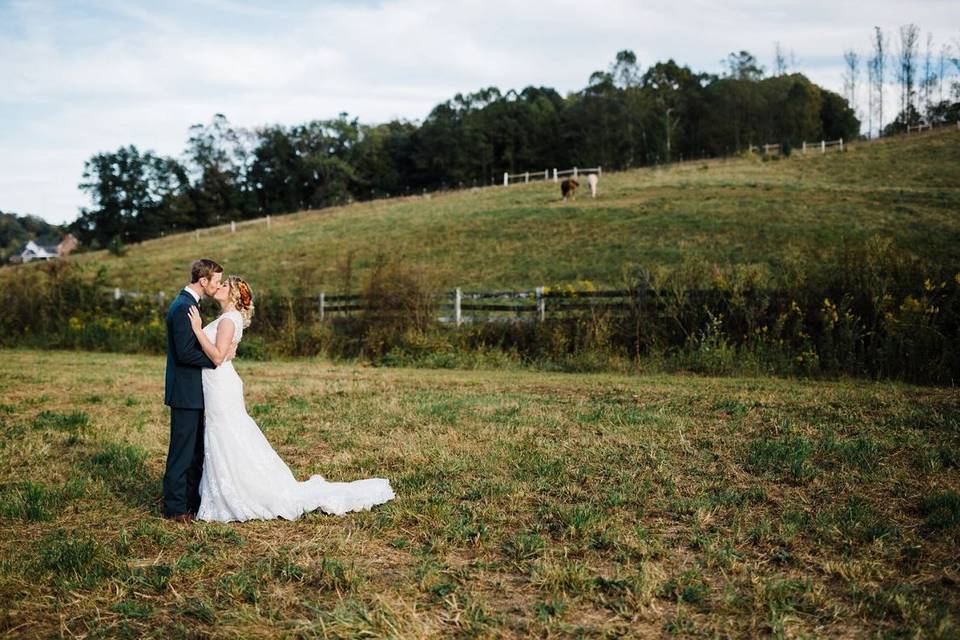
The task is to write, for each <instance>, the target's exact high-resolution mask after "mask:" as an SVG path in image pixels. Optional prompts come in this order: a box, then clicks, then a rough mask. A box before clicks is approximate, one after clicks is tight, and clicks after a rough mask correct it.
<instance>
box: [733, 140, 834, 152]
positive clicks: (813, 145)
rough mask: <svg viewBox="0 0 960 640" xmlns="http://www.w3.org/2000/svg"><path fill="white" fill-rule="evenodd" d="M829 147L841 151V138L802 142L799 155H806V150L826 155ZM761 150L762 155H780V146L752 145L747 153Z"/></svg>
mask: <svg viewBox="0 0 960 640" xmlns="http://www.w3.org/2000/svg"><path fill="white" fill-rule="evenodd" d="M830 147H838V149H839V150H840V151H843V138H840V139H839V140H821V141H820V142H807V141H806V140H804V141H803V144H802V145H801V146H800V153H802V154H803V155H807V150H808V149H811V150H817V149H819V150H820V153H826V152H827V149H828V148H830ZM761 149H762V150H763V155H770V154H771V153H773V152H776V153H780V150H781V145H779V144H764V145H760V146H756V147H755V146H753V145H752V144H751V145H750V146H749V147H748V151H749V152H750V153H753V152H755V151H760V150H761Z"/></svg>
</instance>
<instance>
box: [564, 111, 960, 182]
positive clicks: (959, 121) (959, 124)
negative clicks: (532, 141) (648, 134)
mask: <svg viewBox="0 0 960 640" xmlns="http://www.w3.org/2000/svg"><path fill="white" fill-rule="evenodd" d="M957 127H958V128H960V120H958V121H957ZM553 181H554V182H556V181H557V168H556V167H554V168H553Z"/></svg>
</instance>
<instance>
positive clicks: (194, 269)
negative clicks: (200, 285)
mask: <svg viewBox="0 0 960 640" xmlns="http://www.w3.org/2000/svg"><path fill="white" fill-rule="evenodd" d="M215 273H223V267H221V266H220V265H219V264H217V263H216V262H214V261H213V260H207V259H206V258H201V259H200V260H194V261H193V264H192V265H190V284H193V283H194V282H200V278H206V279H208V280H209V279H210V277H211V276H212V275H213V274H215Z"/></svg>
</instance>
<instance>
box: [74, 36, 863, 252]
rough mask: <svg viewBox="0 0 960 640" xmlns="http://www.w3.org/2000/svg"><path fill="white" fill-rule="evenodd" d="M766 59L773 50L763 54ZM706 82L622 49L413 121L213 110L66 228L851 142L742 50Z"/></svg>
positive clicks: (156, 223) (115, 175) (100, 174)
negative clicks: (248, 118) (277, 117)
mask: <svg viewBox="0 0 960 640" xmlns="http://www.w3.org/2000/svg"><path fill="white" fill-rule="evenodd" d="M778 51H779V49H778ZM724 62H725V67H726V69H725V71H724V72H723V73H721V74H710V73H703V72H696V71H693V70H691V69H690V68H689V67H687V66H681V65H679V64H677V63H676V62H674V61H673V60H668V61H666V62H657V63H655V64H653V65H651V66H649V67H648V68H646V69H642V68H641V66H640V65H639V63H638V61H637V58H636V56H635V54H634V53H633V52H632V51H629V50H624V51H621V52H619V53H618V54H617V55H616V58H615V60H614V61H613V62H612V63H611V64H610V65H609V66H608V68H607V69H606V70H602V71H596V72H594V73H592V74H591V75H590V77H589V80H588V82H587V85H586V86H585V87H584V88H583V89H581V90H579V91H574V92H570V93H569V94H568V95H566V96H561V95H560V94H559V93H558V92H557V91H556V90H554V89H552V88H549V87H534V86H529V87H526V88H524V89H523V90H521V91H515V90H512V89H511V90H509V91H506V92H502V91H501V90H500V89H498V88H497V87H487V88H483V89H480V90H478V91H476V92H474V93H468V94H457V95H456V96H454V97H453V98H451V99H449V100H447V101H445V102H443V103H441V104H438V105H437V106H436V107H434V108H433V110H432V111H431V112H430V114H429V115H428V116H427V117H426V118H425V119H424V120H423V122H411V121H408V120H393V121H390V122H387V123H383V124H364V123H361V122H359V121H358V119H357V118H351V117H350V116H348V115H347V114H346V113H341V114H340V115H339V117H337V118H334V119H329V120H314V121H311V122H307V123H304V124H298V125H293V126H283V125H271V126H266V127H262V128H258V129H254V130H250V129H245V128H242V127H237V126H234V125H233V124H231V123H230V122H229V120H228V119H227V117H226V116H224V115H222V114H217V115H215V116H214V117H213V119H212V120H211V121H210V122H209V123H207V124H197V125H194V126H193V127H191V128H190V130H189V138H188V140H187V145H186V149H185V150H184V152H183V154H182V155H181V157H179V158H172V157H162V156H159V155H157V154H155V153H153V152H152V151H141V150H139V149H138V148H137V147H136V146H134V145H128V146H124V147H121V148H119V149H117V150H116V151H113V152H107V153H98V154H96V155H94V156H93V157H92V158H90V159H89V160H88V161H87V162H86V163H85V165H84V172H83V182H82V183H81V185H80V187H81V189H83V190H84V191H86V193H87V194H88V195H89V197H90V199H91V201H92V203H93V206H92V207H89V208H84V209H81V211H80V215H79V217H78V218H77V220H76V221H75V222H73V223H72V224H71V225H70V229H71V231H73V232H74V233H75V234H76V235H77V236H78V237H79V238H80V240H81V241H82V242H84V243H86V244H87V245H88V246H92V247H107V246H111V245H116V244H122V243H126V242H138V241H141V240H145V239H148V238H151V237H156V236H159V235H163V234H167V233H173V232H179V231H184V230H189V229H193V228H198V227H206V226H211V225H216V224H221V223H225V222H227V221H230V220H243V219H248V218H255V217H260V216H263V215H267V214H278V213H286V212H293V211H299V210H303V209H309V208H320V207H325V206H330V205H335V204H341V203H345V202H350V201H352V200H366V199H371V198H379V197H388V196H394V195H402V194H407V193H420V192H422V191H423V190H438V189H445V188H456V187H464V186H481V185H487V184H493V183H495V182H496V181H497V180H498V179H499V176H502V174H503V172H504V171H509V172H519V171H526V170H538V169H546V168H552V167H569V166H594V165H597V164H600V165H602V166H603V167H604V168H605V169H611V170H618V169H625V168H629V167H637V166H645V165H652V164H657V163H665V162H671V161H674V160H677V159H682V158H688V159H689V158H709V157H718V156H725V155H730V154H734V153H737V152H738V151H741V150H743V149H746V148H747V147H748V145H751V144H763V143H771V142H777V143H781V144H783V145H785V146H786V147H789V146H796V145H799V144H800V143H801V142H802V141H804V140H807V141H811V140H820V139H822V138H827V139H836V138H841V137H842V138H845V139H851V138H854V137H856V136H858V135H859V131H860V122H859V121H858V119H857V118H856V116H855V114H854V111H853V109H851V107H850V104H849V101H848V99H847V98H844V97H843V96H840V95H838V94H836V93H833V92H831V91H828V90H826V89H824V88H822V87H819V86H817V85H816V84H814V83H812V82H811V81H810V80H809V79H807V78H806V77H805V76H804V75H802V74H800V73H788V72H787V68H786V65H785V64H782V63H779V62H778V65H777V69H776V72H775V73H774V74H771V75H767V74H766V72H765V69H764V68H763V66H762V65H760V64H759V62H758V61H757V59H756V58H755V57H754V56H753V55H752V54H750V53H749V52H746V51H740V52H737V53H731V54H730V55H729V56H728V57H727V59H726V60H725V61H724Z"/></svg>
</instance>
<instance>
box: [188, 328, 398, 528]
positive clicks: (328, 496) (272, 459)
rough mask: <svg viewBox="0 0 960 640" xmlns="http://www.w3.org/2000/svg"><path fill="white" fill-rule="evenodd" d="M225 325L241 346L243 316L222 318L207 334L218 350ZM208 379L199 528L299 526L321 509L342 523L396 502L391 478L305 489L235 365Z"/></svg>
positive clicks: (314, 479)
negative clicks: (256, 522)
mask: <svg viewBox="0 0 960 640" xmlns="http://www.w3.org/2000/svg"><path fill="white" fill-rule="evenodd" d="M224 321H226V322H233V323H234V324H235V325H236V333H235V334H234V341H235V342H239V341H240V338H241V336H242V335H243V319H242V318H241V316H240V313H239V312H237V311H228V312H227V313H225V314H223V315H221V316H220V317H219V318H217V319H216V320H214V321H213V322H211V323H210V324H208V325H207V326H206V327H204V328H203V331H204V333H205V334H206V335H207V337H208V338H210V341H211V342H214V343H216V336H217V326H218V325H219V324H220V323H221V322H224ZM202 375H203V402H204V405H205V410H204V417H205V425H204V436H203V447H204V449H203V451H204V454H203V475H202V476H201V479H200V509H199V511H198V512H197V516H196V517H197V519H198V520H207V521H216V522H230V521H235V520H237V521H242V520H251V519H270V518H278V517H279V518H285V519H287V520H296V519H297V518H299V517H300V516H302V515H303V514H304V513H306V512H309V511H314V510H316V509H320V510H321V511H324V512H325V513H332V514H335V515H343V514H344V513H347V512H348V511H359V510H362V509H369V508H370V507H372V506H374V505H378V504H381V503H384V502H387V501H388V500H392V499H393V498H394V493H393V489H392V488H391V487H390V481H389V480H386V479H384V478H368V479H366V480H356V481H354V482H327V481H326V480H324V479H323V477H322V476H318V475H315V476H311V478H310V479H309V480H307V481H306V482H298V481H297V479H296V478H294V476H293V473H292V472H291V471H290V468H289V467H287V465H286V464H285V463H284V462H283V460H281V459H280V456H278V455H277V452H276V451H274V450H273V447H271V446H270V443H269V442H268V441H267V439H266V438H265V437H264V435H263V432H261V431H260V428H259V427H258V426H257V423H256V422H254V421H253V418H251V417H250V416H249V415H247V410H246V406H245V405H244V400H243V381H241V380H240V376H239V375H237V372H236V370H235V369H234V368H233V362H232V361H230V362H225V363H224V364H222V365H220V366H219V367H217V368H216V369H204V370H203V374H202Z"/></svg>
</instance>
